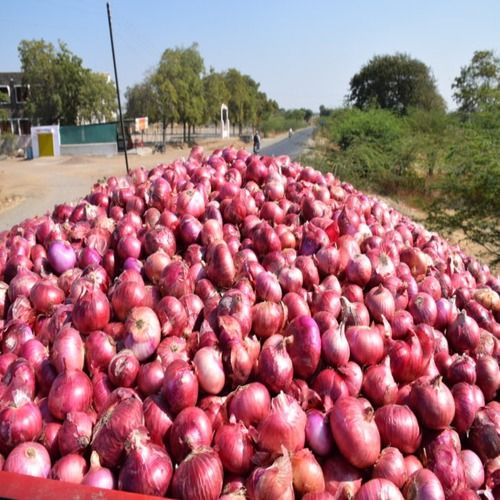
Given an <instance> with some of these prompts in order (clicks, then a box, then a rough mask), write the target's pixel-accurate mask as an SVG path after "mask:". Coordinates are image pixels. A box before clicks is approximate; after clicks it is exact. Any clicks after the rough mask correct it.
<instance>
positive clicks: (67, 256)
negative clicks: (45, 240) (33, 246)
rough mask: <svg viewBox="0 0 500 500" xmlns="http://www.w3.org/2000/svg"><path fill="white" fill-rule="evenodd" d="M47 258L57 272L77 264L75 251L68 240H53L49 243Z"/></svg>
mask: <svg viewBox="0 0 500 500" xmlns="http://www.w3.org/2000/svg"><path fill="white" fill-rule="evenodd" d="M47 259H48V261H49V264H50V265H51V267H52V269H54V271H55V272H56V273H57V274H62V273H63V272H64V271H67V270H68V269H71V268H72V267H75V264H76V254H75V251H74V250H73V248H72V247H71V245H70V244H69V243H68V242H67V241H61V240H55V241H53V242H52V243H51V244H50V245H49V248H48V251H47Z"/></svg>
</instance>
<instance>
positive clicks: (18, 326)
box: [2, 319, 35, 355]
mask: <svg viewBox="0 0 500 500" xmlns="http://www.w3.org/2000/svg"><path fill="white" fill-rule="evenodd" d="M31 340H35V339H34V335H33V330H32V329H31V328H30V327H29V326H28V325H27V324H26V323H23V322H22V321H20V320H17V319H14V320H12V321H9V322H8V323H7V324H6V325H5V327H4V328H3V335H2V352H3V353H4V354H6V353H9V352H12V353H14V354H18V355H21V352H22V350H23V348H24V345H25V344H26V343H27V342H29V341H31Z"/></svg>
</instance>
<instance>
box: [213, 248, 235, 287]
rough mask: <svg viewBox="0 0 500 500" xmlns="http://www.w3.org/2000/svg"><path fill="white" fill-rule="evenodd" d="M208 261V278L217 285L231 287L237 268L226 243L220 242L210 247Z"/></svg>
mask: <svg viewBox="0 0 500 500" xmlns="http://www.w3.org/2000/svg"><path fill="white" fill-rule="evenodd" d="M208 255H209V257H208V262H207V275H208V278H209V279H210V280H211V281H212V283H214V284H215V285H217V286H220V287H224V288H229V287H231V285H232V284H233V283H234V278H235V275H236V270H235V267H234V262H233V258H232V256H231V252H230V251H229V248H228V246H227V245H226V243H218V244H216V245H215V246H214V247H213V248H211V249H209V252H208Z"/></svg>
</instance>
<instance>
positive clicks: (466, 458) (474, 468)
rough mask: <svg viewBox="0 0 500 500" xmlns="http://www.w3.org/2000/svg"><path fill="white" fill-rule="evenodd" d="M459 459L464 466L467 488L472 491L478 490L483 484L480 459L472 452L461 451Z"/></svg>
mask: <svg viewBox="0 0 500 500" xmlns="http://www.w3.org/2000/svg"><path fill="white" fill-rule="evenodd" d="M460 458H461V459H462V462H463V464H464V472H465V480H466V482H467V486H468V487H469V488H471V489H472V490H479V489H480V488H481V486H482V485H483V483H484V467H483V464H482V462H481V459H480V458H479V457H478V456H477V455H476V454H475V453H474V452H473V451H472V450H462V451H461V452H460Z"/></svg>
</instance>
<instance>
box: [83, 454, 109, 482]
mask: <svg viewBox="0 0 500 500" xmlns="http://www.w3.org/2000/svg"><path fill="white" fill-rule="evenodd" d="M82 484H84V485H86V486H93V487H94V488H101V489H104V490H112V489H115V488H116V481H115V478H114V477H113V473H112V472H111V471H110V470H109V469H107V468H106V467H101V462H100V461H99V455H98V454H97V453H96V452H95V451H93V452H92V455H91V456H90V469H89V471H88V472H87V473H86V474H85V476H83V479H82Z"/></svg>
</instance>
